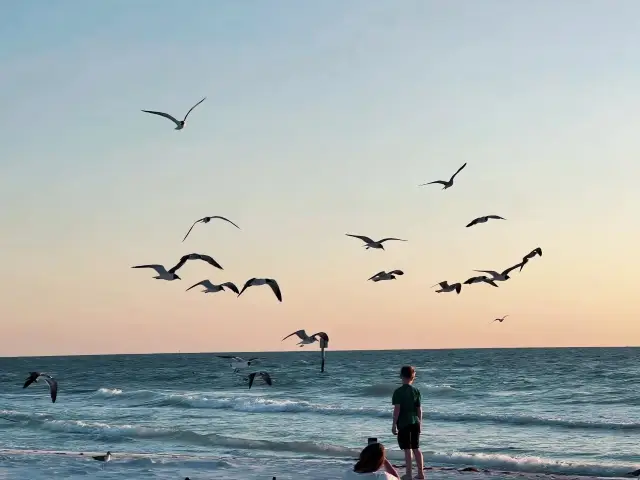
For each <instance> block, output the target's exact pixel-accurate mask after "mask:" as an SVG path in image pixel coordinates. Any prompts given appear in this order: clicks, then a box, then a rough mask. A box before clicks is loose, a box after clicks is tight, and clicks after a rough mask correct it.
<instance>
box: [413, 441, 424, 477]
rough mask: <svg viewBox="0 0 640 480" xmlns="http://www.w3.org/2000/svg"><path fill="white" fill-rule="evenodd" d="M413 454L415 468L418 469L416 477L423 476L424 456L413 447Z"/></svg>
mask: <svg viewBox="0 0 640 480" xmlns="http://www.w3.org/2000/svg"><path fill="white" fill-rule="evenodd" d="M413 456H414V457H416V469H417V470H418V478H425V477H424V457H423V456H422V452H421V451H420V449H419V448H414V449H413Z"/></svg>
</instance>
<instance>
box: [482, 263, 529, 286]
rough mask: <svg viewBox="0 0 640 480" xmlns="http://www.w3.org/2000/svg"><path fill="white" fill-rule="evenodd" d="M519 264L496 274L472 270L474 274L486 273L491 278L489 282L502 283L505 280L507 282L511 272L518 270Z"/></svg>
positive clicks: (491, 271)
mask: <svg viewBox="0 0 640 480" xmlns="http://www.w3.org/2000/svg"><path fill="white" fill-rule="evenodd" d="M520 265H521V264H520V263H518V264H517V265H514V266H513V267H509V268H507V269H506V270H504V271H503V272H502V273H498V272H496V271H495V270H474V272H480V273H488V274H489V275H491V276H492V277H493V278H491V280H493V281H494V282H504V281H505V280H509V278H511V277H509V273H510V272H511V271H513V270H515V269H516V268H518V267H519V266H520Z"/></svg>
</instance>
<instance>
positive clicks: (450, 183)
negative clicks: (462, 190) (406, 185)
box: [418, 163, 467, 190]
mask: <svg viewBox="0 0 640 480" xmlns="http://www.w3.org/2000/svg"><path fill="white" fill-rule="evenodd" d="M466 166H467V164H466V163H465V164H464V165H462V166H461V167H460V168H459V169H458V171H457V172H456V173H454V174H453V176H452V177H451V178H450V179H449V181H446V180H435V181H433V182H429V183H423V184H422V185H418V186H419V187H424V186H425V185H432V184H434V183H439V184H441V185H444V187H443V190H446V189H447V188H450V187H453V179H454V178H456V175H458V174H459V173H460V171H461V170H462V169H463V168H464V167H466Z"/></svg>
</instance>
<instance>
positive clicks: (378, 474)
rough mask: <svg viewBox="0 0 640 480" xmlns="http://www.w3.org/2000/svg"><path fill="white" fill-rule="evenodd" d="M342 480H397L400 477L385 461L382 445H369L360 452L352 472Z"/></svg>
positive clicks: (348, 472) (387, 461)
mask: <svg viewBox="0 0 640 480" xmlns="http://www.w3.org/2000/svg"><path fill="white" fill-rule="evenodd" d="M342 478H343V480H365V479H367V478H369V479H371V478H378V479H380V480H398V479H399V478H400V475H399V474H398V472H397V470H396V469H395V468H393V465H391V463H389V460H387V457H386V456H385V450H384V445H382V444H381V443H370V444H369V445H367V446H366V447H365V448H364V450H362V452H360V460H358V463H356V464H355V466H354V467H353V470H349V471H347V472H346V473H345V475H344V477H342Z"/></svg>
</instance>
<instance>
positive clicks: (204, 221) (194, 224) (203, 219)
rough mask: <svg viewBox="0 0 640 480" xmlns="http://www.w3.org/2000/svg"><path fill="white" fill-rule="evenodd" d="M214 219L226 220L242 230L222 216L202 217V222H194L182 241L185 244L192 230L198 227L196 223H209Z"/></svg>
mask: <svg viewBox="0 0 640 480" xmlns="http://www.w3.org/2000/svg"><path fill="white" fill-rule="evenodd" d="M214 218H219V219H220V220H224V221H225V222H229V223H230V224H231V225H233V226H234V227H236V228H237V229H238V230H240V227H239V226H238V225H236V224H235V223H233V222H232V221H231V220H229V219H228V218H225V217H221V216H220V215H213V216H212V217H202V218H201V219H200V220H196V221H195V222H193V225H191V228H190V229H189V231H188V232H187V234H186V235H185V236H184V238H183V239H182V241H183V242H184V241H185V240H186V239H187V237H188V236H189V234H190V233H191V230H193V227H195V226H196V223H209V222H210V221H211V220H213V219H214Z"/></svg>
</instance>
